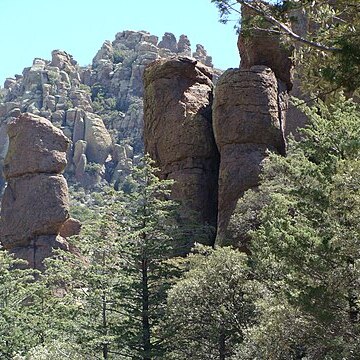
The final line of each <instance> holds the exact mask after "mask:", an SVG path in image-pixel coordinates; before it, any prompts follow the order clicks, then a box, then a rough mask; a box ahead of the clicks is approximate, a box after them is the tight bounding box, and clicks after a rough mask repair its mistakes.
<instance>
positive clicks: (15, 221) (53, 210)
mask: <svg viewBox="0 0 360 360" xmlns="http://www.w3.org/2000/svg"><path fill="white" fill-rule="evenodd" d="M68 217H69V199H68V188H67V184H66V180H65V178H64V177H63V176H62V175H60V174H57V175H50V174H43V173H41V174H34V175H24V176H21V177H19V178H15V179H9V180H8V184H7V186H6V188H5V192H4V195H3V199H2V206H1V220H0V221H1V230H0V238H1V241H2V244H3V246H4V247H5V248H12V247H14V246H19V245H26V244H27V243H28V242H29V240H30V239H32V238H34V237H36V236H39V235H57V234H58V233H59V230H60V228H61V226H62V224H63V223H64V222H65V221H66V220H67V218H68Z"/></svg>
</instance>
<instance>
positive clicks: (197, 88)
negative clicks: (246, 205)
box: [144, 57, 219, 246]
mask: <svg viewBox="0 0 360 360" xmlns="http://www.w3.org/2000/svg"><path fill="white" fill-rule="evenodd" d="M210 70H211V69H210V68H208V67H206V66H204V65H203V64H201V63H199V62H198V61H196V60H195V59H193V58H187V57H179V58H175V59H171V60H158V61H155V62H153V63H152V64H151V65H149V66H148V67H147V68H146V70H145V74H144V85H145V94H144V106H145V107H144V123H145V124H144V140H145V151H146V152H148V153H149V154H150V156H151V157H152V158H153V159H154V160H155V161H156V164H157V166H158V167H159V168H160V169H161V176H162V177H163V178H166V179H173V180H175V185H174V187H173V192H172V197H173V198H174V199H177V200H180V201H181V202H182V203H183V205H184V206H185V207H188V208H189V209H191V210H193V211H194V212H195V213H196V214H197V215H196V216H197V217H198V220H200V222H202V223H207V224H210V225H212V226H215V225H216V212H217V178H218V166H219V163H218V162H219V158H218V150H217V148H216V144H215V142H214V137H213V130H212V116H211V106H212V89H213V84H212V81H211V72H210ZM213 240H214V239H208V240H207V242H208V244H211V243H212V242H213ZM189 245H190V246H191V245H192V244H189Z"/></svg>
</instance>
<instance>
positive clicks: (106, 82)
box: [0, 31, 211, 186]
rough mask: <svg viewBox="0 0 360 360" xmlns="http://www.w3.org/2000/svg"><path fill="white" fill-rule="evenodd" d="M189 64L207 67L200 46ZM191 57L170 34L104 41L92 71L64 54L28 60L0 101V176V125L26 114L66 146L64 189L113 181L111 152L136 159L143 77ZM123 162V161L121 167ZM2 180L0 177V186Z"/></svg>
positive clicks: (1, 150)
mask: <svg viewBox="0 0 360 360" xmlns="http://www.w3.org/2000/svg"><path fill="white" fill-rule="evenodd" d="M193 54H194V57H196V58H198V59H201V60H202V61H203V62H207V64H208V65H210V64H211V57H209V56H208V55H207V52H206V50H205V49H204V47H203V46H202V45H197V48H196V51H195V52H194V53H193ZM179 55H181V56H182V55H184V56H189V55H191V46H190V41H189V39H188V38H187V36H186V35H181V36H180V38H179V40H178V41H177V40H176V38H175V36H174V35H173V34H171V33H165V34H164V36H163V38H162V40H161V41H159V39H158V37H157V36H155V35H151V34H150V33H148V32H145V31H123V32H119V33H117V34H116V36H115V39H114V41H112V42H111V41H105V42H104V44H103V45H102V47H101V49H100V50H99V51H98V52H97V54H96V55H95V57H94V59H93V61H92V65H91V66H88V67H80V66H79V65H78V64H77V62H76V61H75V60H74V59H73V57H72V56H71V55H70V54H68V53H66V52H65V51H60V50H54V51H53V52H52V58H51V60H50V61H48V60H43V59H39V58H37V59H35V60H34V62H33V64H32V66H31V67H29V68H25V69H24V71H23V73H22V75H16V76H15V78H8V79H7V80H6V81H5V84H4V94H2V96H3V97H4V101H3V102H1V101H0V168H1V166H2V163H3V160H4V157H5V154H6V151H7V146H8V141H7V136H6V127H7V123H9V122H10V121H12V120H13V119H14V118H16V117H17V116H19V114H20V113H23V112H29V113H33V114H35V115H39V116H42V117H45V118H47V119H48V120H50V121H51V122H52V123H53V124H54V125H55V126H57V127H59V128H61V129H62V130H63V132H64V134H65V135H66V136H67V137H68V138H69V139H70V140H71V141H72V144H71V146H70V148H69V150H68V156H67V158H68V165H67V167H66V169H65V174H66V176H67V178H68V179H69V180H70V181H74V180H76V181H77V182H80V183H82V184H83V185H85V186H93V185H96V184H97V183H99V182H103V181H104V180H105V179H106V180H107V181H108V182H110V183H116V182H118V180H119V176H118V175H119V172H121V171H122V168H121V166H122V164H124V163H126V168H125V169H123V170H124V171H125V172H126V171H127V167H128V164H129V163H131V162H133V161H134V158H128V159H127V160H126V161H122V162H121V163H120V162H119V161H116V160H115V157H114V153H116V149H115V146H116V145H120V146H122V145H123V144H130V145H131V146H132V148H133V149H134V151H130V152H128V154H132V155H133V156H136V154H139V153H140V152H142V151H143V140H142V129H143V103H142V96H143V81H142V77H143V72H144V69H145V67H146V66H147V65H148V64H150V63H151V62H152V61H154V60H157V59H161V58H171V57H174V56H179ZM122 160H123V159H122ZM1 182H3V178H1V176H0V184H1Z"/></svg>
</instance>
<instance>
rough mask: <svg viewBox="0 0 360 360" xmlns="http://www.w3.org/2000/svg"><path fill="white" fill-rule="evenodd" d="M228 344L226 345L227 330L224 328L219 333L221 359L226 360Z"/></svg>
mask: <svg viewBox="0 0 360 360" xmlns="http://www.w3.org/2000/svg"><path fill="white" fill-rule="evenodd" d="M225 354H226V346H225V331H224V329H223V328H221V330H220V334H219V360H225Z"/></svg>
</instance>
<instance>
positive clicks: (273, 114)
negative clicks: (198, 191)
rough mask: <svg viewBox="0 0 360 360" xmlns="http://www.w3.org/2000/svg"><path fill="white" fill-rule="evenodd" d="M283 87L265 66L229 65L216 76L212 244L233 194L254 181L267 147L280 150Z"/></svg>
mask: <svg viewBox="0 0 360 360" xmlns="http://www.w3.org/2000/svg"><path fill="white" fill-rule="evenodd" d="M286 105H287V96H286V90H285V86H284V85H282V84H281V82H279V81H277V79H276V77H275V74H274V73H273V71H272V70H271V69H270V68H268V67H265V66H252V67H251V68H250V69H229V70H227V71H226V72H225V73H224V74H223V75H222V76H221V77H220V79H219V81H218V83H217V86H216V90H215V100H214V104H213V119H214V133H215V140H216V144H217V146H218V148H219V151H220V170H219V207H218V229H217V239H216V241H217V244H219V245H224V244H227V242H226V229H227V226H228V222H229V220H230V216H231V215H232V213H233V211H234V209H235V206H236V203H237V201H238V199H239V198H240V197H241V196H242V194H243V193H244V192H245V191H246V190H248V189H250V188H253V187H256V186H257V185H258V182H259V174H260V170H261V165H262V163H263V161H264V159H265V158H266V157H267V153H268V151H277V152H280V153H284V152H285V140H284V136H283V126H284V119H285V117H284V115H285V114H284V113H285V112H284V109H285V108H286Z"/></svg>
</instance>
